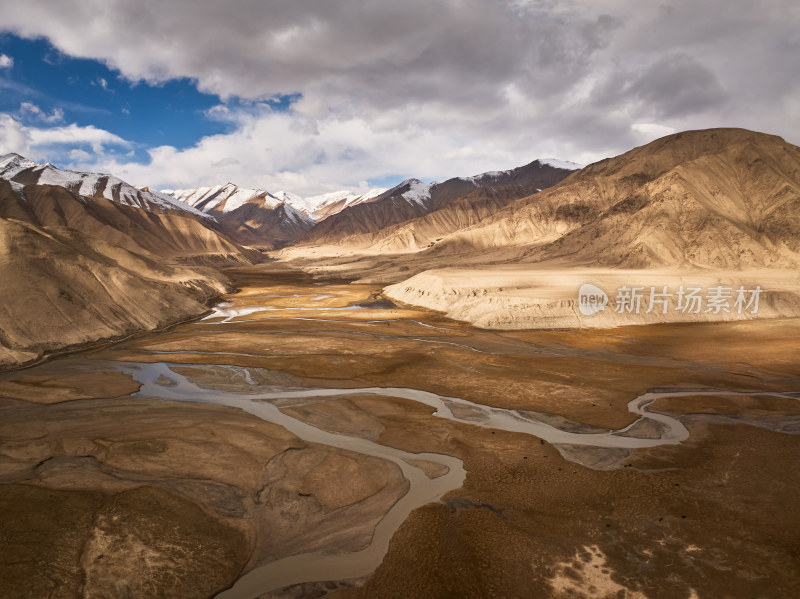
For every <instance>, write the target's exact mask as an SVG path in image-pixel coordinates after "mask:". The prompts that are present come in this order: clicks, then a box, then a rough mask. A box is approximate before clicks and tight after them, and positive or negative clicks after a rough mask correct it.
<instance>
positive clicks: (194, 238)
mask: <svg viewBox="0 0 800 599" xmlns="http://www.w3.org/2000/svg"><path fill="white" fill-rule="evenodd" d="M249 261H250V260H249V259H248V256H247V255H246V254H243V253H242V250H241V248H240V247H239V246H236V245H235V244H233V243H232V242H230V241H229V240H227V239H226V238H225V237H224V236H222V235H220V234H219V233H217V232H215V231H213V230H211V229H209V228H208V227H206V226H205V225H204V224H203V223H202V222H200V220H198V219H197V218H196V217H194V216H192V215H184V214H179V213H174V212H171V211H165V212H163V213H151V212H149V211H147V210H144V209H142V208H137V207H133V206H127V205H122V204H118V203H116V202H114V201H112V200H107V199H103V198H85V197H81V196H77V195H75V194H74V193H72V192H69V191H67V190H66V189H64V188H63V187H59V186H54V185H28V186H25V187H24V188H22V187H21V186H18V185H16V184H11V183H9V182H8V181H5V180H2V179H0V280H1V281H2V285H0V368H7V367H13V366H18V365H20V364H23V363H26V362H29V361H32V360H35V359H36V358H38V357H40V356H41V355H43V354H45V353H48V352H54V351H59V350H63V349H65V348H69V347H74V346H80V345H84V344H88V343H93V342H96V341H98V340H101V339H107V338H113V337H119V336H122V335H127V334H130V333H133V332H136V331H138V330H143V329H145V330H148V329H153V328H158V327H160V326H164V325H166V324H168V323H171V322H176V321H180V320H183V319H186V318H189V317H191V316H194V315H196V314H199V313H202V312H203V311H204V309H205V307H204V303H205V302H206V301H207V300H208V299H210V298H211V297H214V296H216V295H219V294H221V293H224V291H225V289H226V284H225V283H224V282H223V280H222V278H221V277H220V276H219V275H218V274H217V273H215V271H212V270H210V269H206V268H202V269H197V268H194V267H193V268H188V267H186V266H181V265H180V264H181V263H186V264H188V263H197V264H235V263H248V262H249Z"/></svg>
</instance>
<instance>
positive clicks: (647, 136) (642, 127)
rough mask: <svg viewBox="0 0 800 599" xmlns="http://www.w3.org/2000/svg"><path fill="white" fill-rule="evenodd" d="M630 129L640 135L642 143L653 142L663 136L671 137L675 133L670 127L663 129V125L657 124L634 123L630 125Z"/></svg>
mask: <svg viewBox="0 0 800 599" xmlns="http://www.w3.org/2000/svg"><path fill="white" fill-rule="evenodd" d="M631 129H633V130H634V131H636V132H637V133H640V134H641V135H642V137H643V140H642V141H643V142H644V141H653V140H654V139H658V138H659V137H664V136H665V135H671V134H673V133H675V129H673V128H672V127H665V126H664V125H659V124H657V123H634V124H633V125H631Z"/></svg>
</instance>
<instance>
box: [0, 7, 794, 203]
mask: <svg viewBox="0 0 800 599" xmlns="http://www.w3.org/2000/svg"><path fill="white" fill-rule="evenodd" d="M2 28H6V29H9V30H12V31H15V32H17V33H19V34H21V35H24V36H30V37H35V36H45V37H47V38H48V39H49V40H50V41H51V42H52V43H53V44H54V45H55V46H56V47H57V48H59V49H60V50H62V51H63V52H66V53H68V54H70V55H73V56H80V57H87V58H96V59H98V60H101V61H103V62H105V63H106V64H108V65H110V66H111V67H113V68H117V69H119V70H120V71H121V74H122V76H123V77H126V78H128V79H130V80H132V81H138V80H146V81H150V82H162V81H166V80H168V79H170V78H175V77H189V78H192V79H194V80H196V81H197V84H198V87H199V88H200V89H202V90H205V91H209V92H213V93H216V94H219V95H220V96H221V97H223V98H228V97H231V96H239V97H241V98H246V99H250V100H253V101H254V102H258V103H266V102H269V100H270V99H271V98H274V96H276V95H290V94H298V95H299V97H300V99H299V100H298V101H297V102H296V103H295V104H294V106H293V108H292V110H291V111H290V112H289V113H281V112H279V111H269V110H267V109H266V108H264V107H263V106H262V105H261V104H259V105H257V106H255V107H249V108H237V109H234V108H232V107H231V106H230V105H223V106H221V107H217V108H214V109H211V110H210V111H208V113H207V116H208V117H209V118H213V119H217V120H224V121H226V122H228V123H231V125H232V126H234V127H235V130H234V131H233V132H232V133H229V134H226V135H219V136H212V137H209V138H206V139H203V140H202V141H200V142H199V143H198V144H197V145H196V146H195V147H192V148H188V149H185V150H177V149H175V148H171V147H169V146H164V147H160V148H154V149H152V150H151V156H152V157H153V160H152V162H151V163H150V164H146V165H142V164H122V163H119V164H117V163H116V162H114V161H109V160H106V161H105V162H104V163H103V164H108V165H109V168H107V169H106V170H111V169H112V168H116V167H118V168H119V169H121V171H120V172H119V174H121V175H125V173H129V176H130V177H131V178H132V179H134V180H133V181H131V182H132V183H138V184H166V185H169V186H177V185H179V184H186V185H194V184H198V183H201V182H203V183H213V182H220V181H224V180H228V179H231V180H234V181H236V182H237V183H242V184H246V185H258V186H264V187H268V188H271V189H275V188H287V189H291V190H294V191H298V192H301V193H302V192H303V190H308V191H310V192H317V191H324V190H325V189H330V188H333V187H336V186H341V185H344V184H345V183H350V184H353V182H355V184H359V183H360V182H361V181H363V180H364V179H367V178H372V179H376V178H380V177H383V176H386V175H414V176H419V177H423V178H424V177H429V178H437V179H438V178H443V177H447V176H452V175H461V174H474V173H476V172H479V171H480V170H485V169H489V170H491V169H503V168H510V167H513V166H517V165H519V164H522V163H524V162H526V161H529V160H532V159H534V158H537V157H540V156H556V157H559V158H562V159H567V160H573V161H575V162H591V161H593V160H595V159H598V158H600V157H603V156H607V155H612V154H616V153H619V152H622V151H625V150H628V149H630V148H631V147H633V146H634V145H637V144H639V143H642V142H643V141H649V139H651V138H652V137H654V136H657V135H659V134H660V133H661V132H662V131H663V132H667V131H672V130H683V129H697V128H704V127H716V126H742V127H747V128H751V129H756V130H761V131H766V132H770V133H777V134H779V135H784V136H785V137H787V139H789V141H792V142H794V143H800V137H798V135H800V133H798V132H800V110H798V109H797V101H796V98H797V97H798V96H800V84H799V83H797V82H798V81H800V61H797V60H796V55H797V52H796V51H795V50H796V49H797V48H798V44H799V43H800V41H799V38H798V35H797V31H798V30H800V4H798V3H797V2H795V1H793V0H763V1H762V2H758V3H753V2H750V1H749V0H707V1H704V2H696V1H695V0H671V1H670V2H669V3H668V4H666V3H642V2H635V0H565V1H563V2H556V1H555V0H508V1H506V2H503V1H501V0H440V1H438V2H430V1H429V0H404V2H402V3H400V2H367V3H364V2H363V1H362V0H338V1H337V2H318V3H305V2H290V1H278V0H273V1H270V2H253V1H251V0H230V1H229V2H225V3H221V2H219V1H218V0H213V1H212V0H174V1H171V2H162V3H156V4H152V3H150V4H147V3H142V2H138V1H136V0H116V1H115V2H114V3H111V4H109V8H107V9H106V10H102V11H98V10H97V9H96V3H89V2H85V1H83V0H62V1H61V2H58V3H53V2H51V1H49V0H27V1H26V2H25V3H16V4H14V3H11V4H10V5H9V6H7V7H5V8H4V11H3V24H2V25H0V29H2ZM209 31H213V43H209V36H208V35H204V34H203V33H202V32H209ZM76 32H77V34H76ZM743 73H746V75H747V76H743V75H742V74H743ZM659 127H660V128H661V129H659ZM98 143H100V144H101V145H102V144H103V143H106V142H98ZM109 143H110V142H109ZM117 143H118V142H117Z"/></svg>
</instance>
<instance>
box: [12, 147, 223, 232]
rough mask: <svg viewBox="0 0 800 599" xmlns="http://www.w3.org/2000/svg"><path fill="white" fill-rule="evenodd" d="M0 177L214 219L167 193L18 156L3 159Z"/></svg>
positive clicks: (137, 206) (102, 175)
mask: <svg viewBox="0 0 800 599" xmlns="http://www.w3.org/2000/svg"><path fill="white" fill-rule="evenodd" d="M0 178H3V179H7V180H8V181H12V182H13V183H17V184H21V185H33V184H36V185H58V186H60V187H63V188H65V189H67V190H69V191H71V192H72V193H74V194H77V195H79V196H82V197H90V198H105V199H108V200H111V201H112V202H117V203H118V204H124V205H126V206H135V207H136V208H142V209H144V210H148V211H151V212H152V211H156V212H161V211H164V210H167V211H175V210H179V211H181V212H190V213H192V214H195V215H196V216H202V217H203V218H206V219H213V217H211V216H209V215H206V214H203V213H202V212H200V211H199V210H196V209H195V208H192V207H191V206H187V205H186V204H184V203H183V202H179V201H177V200H175V199H174V198H171V197H169V196H167V195H165V194H162V193H159V192H155V191H150V190H149V189H146V188H145V189H138V188H136V187H134V186H133V185H130V184H128V183H126V182H125V181H123V180H122V179H119V178H117V177H114V176H113V175H106V174H102V173H83V172H78V171H70V170H61V169H59V168H56V167H55V166H53V165H52V164H50V163H47V164H39V163H37V162H33V161H32V160H28V159H27V158H25V157H23V156H20V155H19V154H6V155H4V156H2V157H0Z"/></svg>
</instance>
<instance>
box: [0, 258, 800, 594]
mask: <svg viewBox="0 0 800 599" xmlns="http://www.w3.org/2000/svg"><path fill="white" fill-rule="evenodd" d="M281 268H282V267H281V266H280V265H279V264H275V263H271V264H262V265H258V266H253V267H243V268H238V269H232V270H229V271H228V272H227V274H228V275H229V276H230V277H231V279H232V280H233V281H234V284H235V285H236V286H237V287H239V288H240V291H238V292H237V293H235V294H232V295H229V296H225V297H223V298H222V301H221V302H220V304H219V305H218V306H217V308H216V310H215V312H214V313H213V314H211V315H210V316H208V317H206V318H204V319H202V320H198V321H195V322H192V323H189V324H183V325H180V326H177V327H175V328H173V329H171V330H169V331H166V332H162V333H158V334H153V335H149V336H146V337H141V338H138V339H134V340H130V341H126V342H123V343H119V344H117V345H114V346H111V347H108V348H105V349H102V350H97V351H93V352H87V353H83V354H78V355H73V356H68V357H63V358H58V359H55V360H53V361H51V362H48V363H46V364H42V365H40V366H37V367H35V368H30V369H27V370H21V371H17V372H12V373H6V374H2V375H0V413H1V414H2V416H1V417H0V482H2V484H0V505H2V507H3V509H2V511H0V538H2V539H3V542H4V545H5V547H6V548H7V549H6V551H4V552H3V554H2V555H0V595H2V596H8V597H43V596H58V597H100V596H109V595H111V596H132V597H155V596H158V597H181V598H184V597H210V596H214V595H215V594H217V593H219V592H222V591H223V590H224V589H227V588H230V590H229V591H227V592H226V593H224V594H223V595H222V596H224V597H259V596H263V597H320V596H327V597H330V598H334V599H335V598H339V599H355V598H362V597H363V598H366V597H369V598H372V597H409V598H412V597H413V598H422V597H431V598H433V597H476V598H477V597H504V598H505V597H561V596H563V597H575V596H577V597H605V596H609V595H611V596H625V597H665V598H667V597H668V598H672V597H686V598H689V597H696V596H699V597H707V596H710V597H718V596H721V597H770V598H774V597H792V596H794V591H795V590H796V589H797V588H798V587H800V557H798V556H800V545H798V543H800V518H798V507H797V501H796V498H797V496H798V493H799V492H800V469H798V468H796V467H794V462H795V459H796V456H797V455H798V451H800V435H798V434H797V433H798V432H800V361H798V360H797V356H796V346H797V345H796V340H797V338H798V336H799V335H800V319H789V318H782V319H769V320H758V321H744V322H728V323H693V324H688V323H683V324H660V325H646V326H628V327H617V328H614V329H599V328H598V329H589V330H581V329H577V330H546V331H522V330H520V331H488V330H482V329H477V328H473V327H472V326H470V325H467V324H464V323H460V322H456V321H453V320H449V319H447V318H445V317H443V316H441V315H439V314H437V313H434V312H431V311H428V310H425V309H422V308H419V309H416V308H411V307H408V306H396V305H394V304H393V303H392V302H390V301H388V300H387V299H385V298H384V297H383V296H382V295H381V294H380V291H381V288H380V286H379V285H371V284H349V283H347V282H346V281H329V280H328V281H319V280H314V279H313V278H311V277H310V276H308V275H304V274H301V273H297V272H289V271H285V270H281ZM640 414H641V417H640ZM415 454H416V455H415ZM323 554H324V555H323ZM292 556H293V557H292ZM270 564H272V565H271V566H270ZM231 587H232V588H231Z"/></svg>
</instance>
